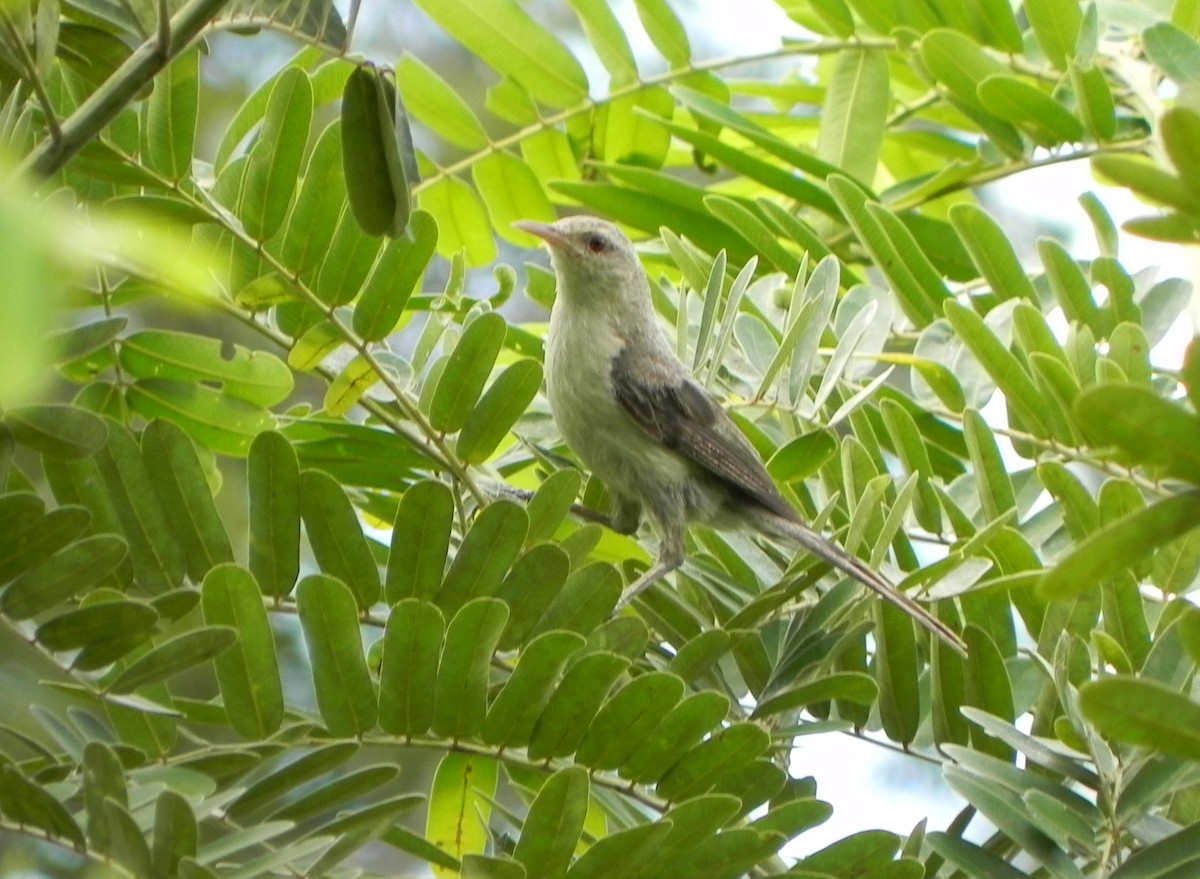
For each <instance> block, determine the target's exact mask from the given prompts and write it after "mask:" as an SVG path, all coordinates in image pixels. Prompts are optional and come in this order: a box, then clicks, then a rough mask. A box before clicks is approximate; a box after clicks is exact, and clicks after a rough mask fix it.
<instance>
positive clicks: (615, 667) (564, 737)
mask: <svg viewBox="0 0 1200 879" xmlns="http://www.w3.org/2000/svg"><path fill="white" fill-rule="evenodd" d="M628 666H629V660H628V659H626V658H625V657H623V656H616V655H615V654H612V653H589V654H587V655H585V656H583V657H582V658H580V659H579V660H578V661H577V662H575V663H574V665H572V666H571V667H570V668H569V669H567V673H566V674H565V675H564V676H563V679H562V682H561V683H560V684H559V685H558V688H557V689H556V690H555V691H554V694H553V695H552V696H551V697H550V701H549V702H548V703H547V705H546V708H545V710H544V711H542V713H541V716H539V717H538V719H537V722H536V723H535V724H534V726H533V733H532V735H531V736H530V739H529V746H528V748H527V749H526V750H527V751H528V754H529V758H530V759H531V760H542V759H546V758H551V757H565V756H566V755H568V754H572V753H574V752H575V750H576V749H577V748H578V747H579V744H580V742H582V740H583V736H584V734H585V733H586V732H587V730H588V726H589V725H590V724H591V722H592V718H593V717H595V715H596V712H597V711H598V710H599V709H600V705H601V703H602V702H603V701H604V699H605V697H607V695H608V692H609V690H611V689H612V687H613V685H614V684H615V683H616V681H617V678H618V677H620V676H621V674H623V673H624V671H625V669H626V668H628Z"/></svg>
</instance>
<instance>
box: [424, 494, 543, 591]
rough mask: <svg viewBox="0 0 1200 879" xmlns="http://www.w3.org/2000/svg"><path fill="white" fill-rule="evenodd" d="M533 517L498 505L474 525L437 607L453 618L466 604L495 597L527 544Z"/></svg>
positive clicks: (506, 504) (510, 506)
mask: <svg viewBox="0 0 1200 879" xmlns="http://www.w3.org/2000/svg"><path fill="white" fill-rule="evenodd" d="M528 530H529V517H528V516H527V515H526V514H525V510H524V509H523V508H522V507H520V506H518V505H517V504H515V503H513V502H511V501H503V500H501V501H495V502H493V503H490V504H488V505H487V506H486V507H484V508H483V511H482V512H480V514H479V515H478V516H477V517H476V518H475V521H474V522H473V523H471V529H470V530H469V531H468V532H467V534H466V536H465V537H464V538H463V541H462V544H461V545H460V546H459V548H458V554H457V555H456V556H455V557H454V562H453V563H452V564H451V565H450V570H449V571H447V572H446V579H445V581H444V582H443V583H442V588H441V589H439V590H438V592H437V597H436V599H435V600H436V602H437V605H438V606H439V607H440V608H441V609H442V610H443V611H445V612H446V613H447V614H450V615H453V614H454V613H455V612H457V611H458V609H459V608H460V607H462V606H463V605H464V604H466V602H468V601H469V600H471V599H472V598H476V597H479V596H488V595H495V594H496V593H497V592H498V591H499V589H500V586H501V583H502V582H503V580H504V575H505V573H507V571H508V569H509V568H510V567H511V566H512V564H513V562H514V561H515V560H516V558H517V554H518V553H519V552H520V551H521V546H522V544H524V542H525V535H526V533H527V532H528ZM435 552H436V550H435Z"/></svg>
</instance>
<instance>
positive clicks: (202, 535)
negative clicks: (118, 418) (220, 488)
mask: <svg viewBox="0 0 1200 879" xmlns="http://www.w3.org/2000/svg"><path fill="white" fill-rule="evenodd" d="M142 458H143V460H144V461H145V462H146V470H147V472H148V473H149V475H150V480H151V482H152V483H153V485H154V488H155V491H156V492H157V493H158V497H159V500H160V501H161V502H162V509H163V512H164V513H165V514H166V518H167V521H168V522H170V524H171V526H172V530H173V531H174V533H175V536H176V537H177V538H178V540H179V542H180V544H181V545H182V549H183V553H184V561H185V563H186V566H187V572H188V577H189V578H190V579H191V580H192V581H193V582H196V583H198V582H200V581H201V580H202V579H204V574H205V572H206V571H208V570H209V569H210V568H212V567H214V566H216V565H218V564H221V563H222V562H232V561H233V548H232V546H231V545H230V543H229V536H228V535H227V534H226V533H225V526H224V525H223V524H222V523H221V518H220V516H219V515H218V513H217V507H216V504H215V503H214V501H213V496H212V493H211V492H210V491H209V488H208V482H207V480H206V479H205V476H204V470H203V468H202V467H201V466H200V459H199V458H198V457H197V456H196V449H195V446H193V445H192V441H191V440H190V439H189V438H188V436H187V435H186V434H185V433H184V432H183V431H182V430H180V429H179V428H178V427H176V426H175V425H173V424H171V423H170V422H168V421H152V422H151V423H150V424H148V425H147V426H146V429H145V430H144V431H142Z"/></svg>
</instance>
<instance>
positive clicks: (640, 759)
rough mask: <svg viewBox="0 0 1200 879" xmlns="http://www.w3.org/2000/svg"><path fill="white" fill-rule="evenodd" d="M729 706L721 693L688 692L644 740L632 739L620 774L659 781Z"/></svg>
mask: <svg viewBox="0 0 1200 879" xmlns="http://www.w3.org/2000/svg"><path fill="white" fill-rule="evenodd" d="M728 710H729V700H728V699H727V698H726V697H725V696H723V695H722V694H720V693H717V692H714V691H711V690H706V691H701V692H698V693H694V694H692V695H690V696H688V697H687V698H686V699H684V700H683V701H682V702H680V703H679V704H678V705H676V706H675V707H674V708H672V709H671V710H670V711H669V712H668V713H667V714H666V716H664V717H663V719H662V720H661V721H660V722H659V723H658V724H657V725H656V726H655V727H654V730H653V731H652V732H651V733H650V734H649V735H647V736H646V737H645V738H643V739H642V740H641V742H637V743H632V744H633V747H632V748H631V753H630V754H629V759H628V760H627V761H626V762H625V763H624V764H623V765H622V766H621V767H620V768H619V772H620V774H621V777H622V778H627V779H629V780H630V781H632V782H635V783H637V784H652V783H654V782H655V781H658V779H660V778H662V776H663V774H664V773H666V771H667V770H668V769H670V768H671V767H672V766H673V765H675V762H676V761H677V760H678V759H679V758H680V757H682V756H683V754H684V753H686V752H687V751H688V750H689V749H690V748H691V747H692V746H693V745H694V744H696V742H698V741H700V739H701V738H702V737H703V736H704V735H705V734H706V733H708V732H709V731H710V730H711V729H713V728H714V727H715V726H717V725H718V724H719V723H720V722H721V721H722V720H723V719H724V718H725V714H726V712H727V711H728Z"/></svg>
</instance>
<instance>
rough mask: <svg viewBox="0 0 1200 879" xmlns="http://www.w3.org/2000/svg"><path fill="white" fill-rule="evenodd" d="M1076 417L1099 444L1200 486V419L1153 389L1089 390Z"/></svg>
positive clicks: (1105, 386)
mask: <svg viewBox="0 0 1200 879" xmlns="http://www.w3.org/2000/svg"><path fill="white" fill-rule="evenodd" d="M1075 416H1076V418H1077V419H1078V420H1079V423H1080V426H1081V427H1082V428H1083V429H1084V432H1085V433H1086V434H1087V435H1088V437H1089V438H1090V439H1091V440H1092V441H1093V442H1094V443H1095V444H1114V445H1116V446H1117V447H1119V448H1120V449H1121V450H1122V451H1123V452H1125V453H1126V454H1127V455H1128V456H1129V457H1130V459H1132V460H1133V461H1135V462H1137V463H1139V464H1142V465H1145V466H1151V467H1156V468H1162V470H1163V471H1164V472H1165V473H1167V474H1169V475H1172V476H1177V477H1179V478H1181V479H1185V480H1187V481H1189V482H1192V483H1200V448H1198V447H1197V438H1198V437H1200V418H1197V417H1196V416H1195V415H1193V414H1191V413H1190V412H1188V411H1187V410H1185V409H1184V408H1183V407H1181V406H1177V405H1175V404H1173V403H1170V402H1168V401H1167V400H1164V399H1163V398H1162V397H1160V396H1159V395H1158V394H1157V393H1155V392H1153V391H1151V390H1150V389H1149V388H1147V387H1142V386H1138V385H1123V384H1103V385H1096V386H1094V387H1091V388H1088V389H1087V390H1085V391H1084V392H1083V393H1081V394H1080V395H1079V398H1078V399H1077V400H1076V401H1075Z"/></svg>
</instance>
